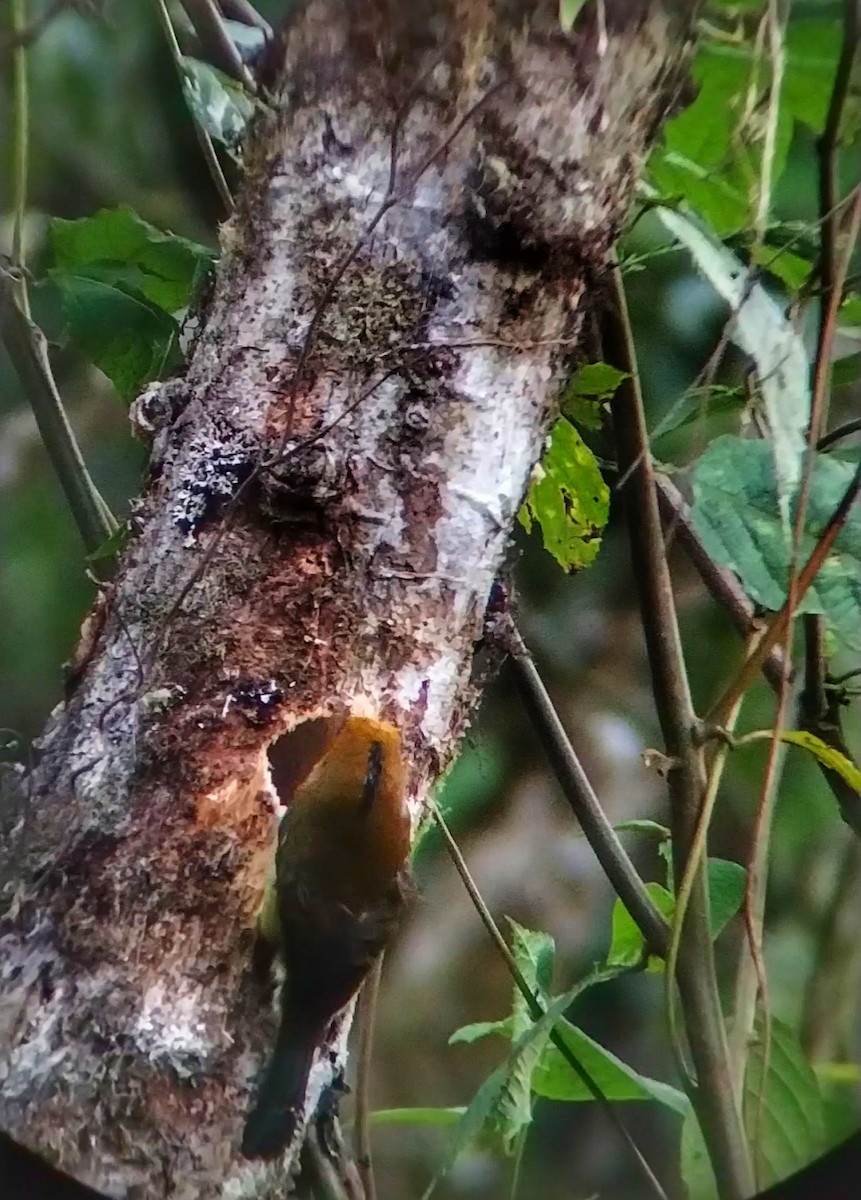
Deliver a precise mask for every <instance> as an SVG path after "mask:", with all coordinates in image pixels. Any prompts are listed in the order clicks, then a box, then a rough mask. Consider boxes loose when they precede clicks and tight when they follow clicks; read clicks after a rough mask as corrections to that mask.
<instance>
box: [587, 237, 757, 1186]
mask: <svg viewBox="0 0 861 1200" xmlns="http://www.w3.org/2000/svg"><path fill="white" fill-rule="evenodd" d="M611 276H612V281H613V287H614V300H615V305H614V311H613V312H611V313H608V314H607V315H606V318H605V321H604V344H605V359H606V361H607V362H609V363H610V364H612V365H613V366H615V367H617V368H618V369H620V370H622V371H624V372H625V373H626V378H625V379H623V381H622V383H621V384H620V386H619V388H618V389H617V391H616V393H615V395H614V396H613V399H612V400H611V404H610V407H611V413H612V418H613V429H614V434H615V438H616V447H617V461H618V465H619V473H620V476H621V477H622V478H625V477H627V482H626V484H625V485H624V487H623V489H622V494H623V499H624V501H625V505H626V512H627V520H628V532H629V538H630V544H631V553H632V557H633V563H634V577H635V579H636V580H637V585H638V588H639V593H640V610H641V614H642V623H643V631H644V634H645V638H646V648H647V651H648V656H649V664H650V667H651V673H652V687H653V690H654V696H655V706H656V708H657V711H658V717H659V720H660V723H661V728H662V730H663V734H664V741H665V746H666V752H667V755H668V756H669V758H670V761H671V764H672V766H671V769H670V771H669V774H668V777H667V785H668V789H669V793H670V804H671V827H672V842H673V862H674V866H675V875H676V878H677V879H680V878H682V877H683V876H684V873H685V869H686V867H687V863H688V859H689V857H690V854H691V850H692V847H693V842H694V838H695V835H696V827H697V820H698V816H699V812H700V806H701V803H702V798H703V795H704V792H705V763H704V757H703V750H702V747H701V745H699V744H698V738H697V728H698V722H697V718H696V714H695V712H694V709H693V704H692V702H691V697H690V689H689V686H688V678H687V673H686V670H685V664H684V658H683V654H682V646H681V638H680V635H679V629H678V621H677V618H676V610H675V602H674V599H673V592H672V582H671V579H670V571H669V564H668V562H667V556H666V547H665V545H664V539H663V535H662V532H661V519H660V514H659V512H658V501H657V494H656V490H655V472H654V468H653V465H652V457H651V453H650V450H649V440H648V431H647V429H646V420H645V412H644V408H643V400H642V395H641V393H640V387H639V380H638V375H637V364H636V356H635V353H634V347H633V338H632V334H631V328H630V323H629V319H628V314H627V306H626V302H625V294H624V287H623V284H622V277H621V272H620V271H619V266H618V261H617V260H616V258H615V255H614V256H613V261H612V272H611ZM764 657H765V656H763V658H764ZM678 983H679V990H680V993H681V1000H682V1008H683V1011H684V1016H685V1028H686V1032H687V1035H688V1043H689V1046H690V1050H691V1058H692V1060H693V1064H694V1069H695V1070H696V1073H697V1085H696V1088H695V1089H692V1095H691V1099H692V1101H693V1103H694V1106H695V1108H696V1111H697V1114H698V1117H699V1120H700V1125H701V1127H702V1131H703V1136H704V1138H705V1141H706V1146H707V1148H708V1151H709V1156H710V1158H711V1161H712V1166H713V1168H714V1173H715V1176H716V1178H717V1183H718V1190H719V1194H720V1196H721V1197H722V1200H742V1197H745V1196H748V1195H750V1193H751V1192H752V1191H753V1177H752V1170H751V1163H750V1157H749V1152H748V1146H747V1141H746V1138H745V1133H744V1127H743V1125H742V1121H741V1116H740V1112H739V1106H738V1104H737V1102H736V1098H735V1095H734V1091H733V1086H732V1079H731V1076H730V1070H729V1052H728V1047H727V1040H726V1030H725V1028H724V1024H723V1017H722V1015H721V1009H720V998H719V995H718V989H717V978H716V974H715V965H714V950H713V947H712V939H711V928H710V922H709V903H708V891H707V887H706V881H705V874H704V872H703V871H702V870H700V871H698V872H697V876H696V879H695V881H694V886H693V888H692V892H691V899H690V903H689V906H688V912H687V914H686V917H685V923H684V928H683V939H682V944H681V947H680V953H679V973H678Z"/></svg>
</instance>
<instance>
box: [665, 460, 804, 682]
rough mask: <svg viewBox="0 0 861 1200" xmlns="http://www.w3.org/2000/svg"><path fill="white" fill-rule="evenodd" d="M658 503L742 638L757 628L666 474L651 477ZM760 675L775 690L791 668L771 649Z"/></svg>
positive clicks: (728, 573) (735, 585)
mask: <svg viewBox="0 0 861 1200" xmlns="http://www.w3.org/2000/svg"><path fill="white" fill-rule="evenodd" d="M655 486H656V487H657V489H658V503H659V505H660V507H661V512H662V514H663V517H664V524H665V526H667V527H668V532H672V533H673V534H676V535H677V536H678V540H679V542H680V543H681V545H682V547H683V548H684V550H685V552H686V554H687V556H688V558H689V559H690V560H691V562H692V563H693V565H694V567H695V568H696V570H697V574H698V575H699V577H700V579H702V581H703V583H704V584H705V585H706V588H707V589H708V591H709V593H710V594H711V595H712V597H713V598H714V599H715V600H717V601H718V603H719V604H721V605H722V606H723V607H724V608H725V609H726V611H727V613H728V615H729V618H730V620H731V621H732V623H733V625H734V626H735V628H736V630H737V632H738V633H740V634H741V635H742V637H747V636H748V635H749V634H750V633H751V632H753V631H754V629H755V628H757V627H758V625H759V621H758V620H757V618H756V616H755V613H754V608H753V605H752V604H751V602H750V600H748V598H747V595H746V593H745V591H744V589H743V588H742V587H741V585H740V584H739V582H738V580H737V579H736V577H735V575H734V574H733V572H732V571H728V570H727V569H726V568H725V567H721V566H718V564H717V563H716V562H715V560H714V559H713V558H712V556H711V555H710V554H709V552H708V550H706V548H705V546H704V545H703V543H702V539H701V538H700V536H699V534H698V533H697V531H696V530H695V529H694V526H693V522H692V521H691V516H690V509H689V508H688V504H687V502H686V500H685V498H684V496H683V495H682V493H681V492H680V491H679V489H678V488H677V487H676V485H675V484H674V483H673V482H672V480H671V479H668V478H667V476H666V475H660V474H656V475H655ZM762 673H763V675H764V676H765V678H766V679H767V680H768V682H769V683H770V684H771V686H772V687H773V688H774V689H775V690H776V689H777V688H779V687H780V684H781V681H782V680H783V679H784V678H785V677H791V674H792V668H791V665H788V664H787V661H786V658H785V657H784V655H783V653H782V651H781V650H780V648H779V647H775V648H774V649H773V650H772V651H771V653H770V654H769V655H768V657H767V658H766V659H765V661H764V662H763V664H762Z"/></svg>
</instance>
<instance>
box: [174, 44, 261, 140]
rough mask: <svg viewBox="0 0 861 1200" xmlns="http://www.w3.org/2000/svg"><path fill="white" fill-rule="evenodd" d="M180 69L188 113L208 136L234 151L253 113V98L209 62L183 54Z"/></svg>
mask: <svg viewBox="0 0 861 1200" xmlns="http://www.w3.org/2000/svg"><path fill="white" fill-rule="evenodd" d="M182 68H183V75H182V82H183V91H184V93H185V99H186V103H187V104H188V107H189V108H190V109H191V113H192V116H193V117H194V119H195V120H196V121H197V122H198V124H200V125H201V126H202V128H203V129H205V130H206V132H207V133H208V134H209V136H210V137H211V138H214V139H215V140H216V141H217V142H220V143H221V144H222V145H223V146H225V147H226V148H227V149H228V150H230V151H231V153H234V152H235V151H236V149H237V147H238V145H239V143H240V141H241V140H242V135H243V134H244V133H245V129H246V127H247V125H248V122H249V121H250V120H251V118H252V116H253V115H254V101H253V100H252V99H251V98H250V97H249V96H248V94H247V93H246V91H245V89H244V88H243V87H242V86H241V85H240V84H239V83H237V82H236V81H235V80H233V79H231V78H230V76H229V75H225V73H224V72H223V71H219V70H218V69H217V68H216V67H212V66H210V65H209V63H205V62H201V61H200V60H199V59H197V58H190V57H188V56H185V57H183V59H182Z"/></svg>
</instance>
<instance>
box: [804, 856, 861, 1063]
mask: <svg viewBox="0 0 861 1200" xmlns="http://www.w3.org/2000/svg"><path fill="white" fill-rule="evenodd" d="M859 912H861V840H859V839H858V838H854V837H850V838H849V840H848V841H847V843H846V846H845V848H844V851H843V860H842V862H841V864H840V869H839V871H838V873H837V878H836V881H835V884H834V890H833V892H832V893H831V895H830V896H829V898H828V900H827V901H826V903H825V904H824V905H823V909H822V918H821V921H820V924H819V929H818V930H817V932H816V934H815V935H814V944H815V946H816V960H815V962H814V966H813V970H812V971H811V973H810V979H809V981H808V985H807V995H806V997H805V1001H804V1014H803V1017H802V1024H801V1029H802V1032H801V1040H802V1043H803V1045H804V1049H805V1052H806V1053H807V1055H808V1057H809V1058H810V1059H811V1060H812V1061H813V1062H834V1061H835V1060H839V1059H840V1058H841V1057H842V1056H843V1055H844V1054H846V1053H847V1052H848V1047H847V1046H846V1042H847V1041H848V1040H849V1033H850V1029H851V1027H852V1024H853V1022H854V1019H855V1014H856V1012H857V1011H858V990H859V985H861V938H859V937H858V913H859Z"/></svg>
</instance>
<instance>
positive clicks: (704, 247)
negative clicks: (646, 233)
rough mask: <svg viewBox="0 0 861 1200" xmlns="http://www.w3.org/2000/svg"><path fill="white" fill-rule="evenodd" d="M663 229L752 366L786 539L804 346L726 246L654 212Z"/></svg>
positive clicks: (800, 438) (802, 414)
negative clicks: (700, 277) (710, 292)
mask: <svg viewBox="0 0 861 1200" xmlns="http://www.w3.org/2000/svg"><path fill="white" fill-rule="evenodd" d="M658 215H659V217H660V219H661V221H662V222H663V224H664V225H665V226H666V228H667V229H668V230H669V231H670V233H672V235H673V236H674V237H675V238H677V239H678V240H679V241H680V242H681V243H682V245H683V246H685V247H686V249H687V250H689V251H690V254H691V256H692V258H693V261H694V263H695V264H696V266H697V267H698V268H699V270H700V271H701V272H702V273H703V274H704V275H705V277H706V278H707V279H708V281H709V283H711V285H712V287H713V288H714V289H715V291H716V292H717V293H718V295H720V296H721V297H722V299H723V300H724V301H725V302H726V303H727V304H728V305H729V307H730V310H731V313H732V319H731V321H730V323H729V325H728V327H727V334H728V336H729V337H730V339H731V340H732V341H733V342H735V344H736V345H737V346H739V347H740V348H741V349H742V350H743V351H744V352H745V353H746V354H749V355H750V357H751V358H752V359H753V360H754V362H755V363H756V367H757V377H758V381H759V389H760V393H761V395H762V401H763V405H764V407H765V412H766V416H767V418H768V426H769V431H770V433H771V437H770V439H769V441H768V445H769V447H770V452H771V454H772V455H773V457H774V467H775V478H776V481H777V484H776V486H777V500H778V509H777V511H778V512H779V514H780V517H781V520H782V521H783V526H784V530H785V532H786V533H787V535H788V534H789V532H790V527H789V502H790V495H791V493H792V491H793V490H794V489H795V487H796V486H797V485H798V482H799V480H800V478H801V464H802V459H803V456H804V452H805V449H806V430H807V423H808V421H809V419H810V387H809V382H808V375H809V369H808V367H809V364H808V359H807V352H806V350H805V348H804V342H803V340H802V338H801V337H800V335H799V334H798V333H797V332H796V330H795V329H794V327H793V325H792V323H791V322H790V321H789V320H788V319H787V318H786V317H785V315H784V313H783V311H782V310H781V308H780V307H779V306H778V305H777V304H776V303H775V301H774V300H773V299H772V298H771V296H769V294H768V292H766V290H765V289H764V288H763V287H762V286H761V285H760V284H759V283H757V282H755V280H754V278H753V277H752V275H751V272H750V271H749V270H748V268H747V267H745V265H744V264H743V263H742V262H741V261H740V260H739V259H738V258H737V257H736V256H735V255H734V254H733V253H732V252H731V251H729V250H728V249H727V248H726V247H725V246H723V245H721V244H720V243H719V242H717V241H716V240H715V239H714V238H713V237H712V235H711V234H710V233H708V232H707V231H706V230H704V229H703V228H701V227H700V226H699V225H698V224H697V223H696V222H695V221H693V220H692V219H691V218H689V217H687V216H685V215H683V214H682V213H680V212H671V211H670V210H669V209H659V210H658Z"/></svg>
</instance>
